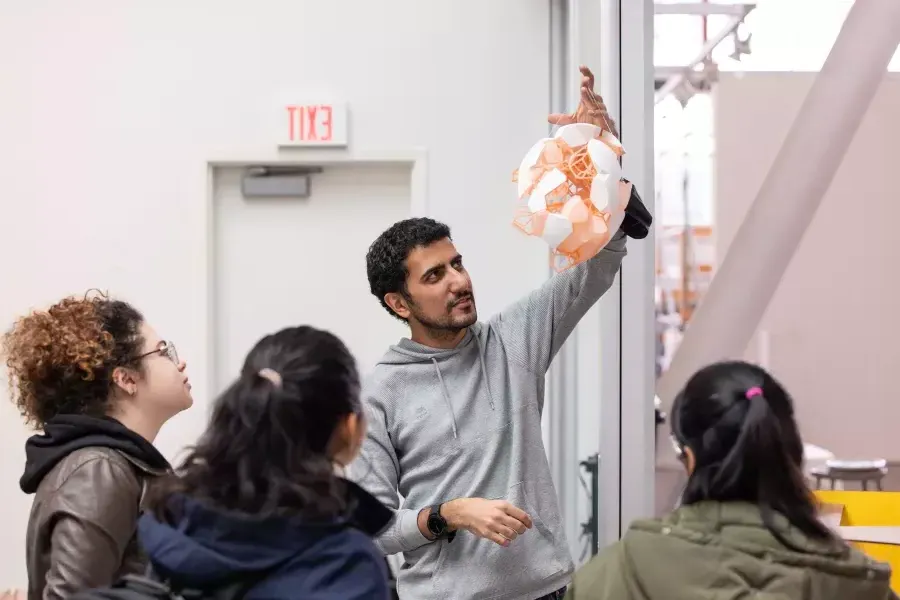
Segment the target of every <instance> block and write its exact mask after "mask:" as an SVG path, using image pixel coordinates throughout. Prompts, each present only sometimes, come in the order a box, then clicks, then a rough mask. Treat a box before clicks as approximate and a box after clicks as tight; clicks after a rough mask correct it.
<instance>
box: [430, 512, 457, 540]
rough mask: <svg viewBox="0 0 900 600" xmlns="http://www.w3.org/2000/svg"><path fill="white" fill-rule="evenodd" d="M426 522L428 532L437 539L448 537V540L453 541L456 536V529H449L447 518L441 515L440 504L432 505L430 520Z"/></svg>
mask: <svg viewBox="0 0 900 600" xmlns="http://www.w3.org/2000/svg"><path fill="white" fill-rule="evenodd" d="M426 524H427V527H428V532H429V533H431V535H433V536H434V537H435V539H437V540H442V539H445V538H446V540H447V541H448V542H452V541H453V538H454V537H456V532H455V531H448V530H447V519H445V518H444V517H442V516H441V505H440V504H436V505H435V506H432V507H431V510H430V511H429V512H428V521H427V522H426Z"/></svg>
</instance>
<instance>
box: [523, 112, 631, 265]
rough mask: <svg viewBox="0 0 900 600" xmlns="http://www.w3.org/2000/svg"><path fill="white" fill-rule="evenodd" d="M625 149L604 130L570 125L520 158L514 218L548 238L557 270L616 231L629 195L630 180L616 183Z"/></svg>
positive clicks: (578, 260)
mask: <svg viewBox="0 0 900 600" xmlns="http://www.w3.org/2000/svg"><path fill="white" fill-rule="evenodd" d="M624 153H625V151H624V150H623V149H622V144H621V143H619V140H618V139H616V137H615V136H613V135H612V133H610V132H609V131H606V130H604V129H603V128H601V127H599V126H597V125H593V124H590V123H573V124H571V125H564V126H562V127H560V128H559V130H558V131H557V132H556V134H555V135H554V136H553V137H552V138H545V139H542V140H540V141H539V142H538V143H536V144H535V145H534V146H532V148H531V150H529V151H528V153H527V154H526V155H525V158H524V159H523V160H522V164H521V165H520V166H519V169H518V170H517V171H516V173H515V174H514V176H513V178H514V181H516V182H517V183H518V187H519V201H518V203H517V206H516V216H515V220H514V221H513V222H514V223H515V225H516V226H517V227H518V228H519V229H521V230H522V231H524V232H525V233H527V234H528V235H533V236H536V237H540V238H542V239H543V240H544V241H545V242H547V244H548V245H549V246H550V248H551V250H552V251H553V252H552V258H551V264H552V266H553V268H554V269H555V270H556V271H563V270H565V269H568V268H569V267H572V266H574V265H577V264H578V263H581V262H584V261H585V260H587V259H589V258H591V257H592V256H594V255H595V254H597V253H598V252H599V251H600V250H601V249H602V248H603V247H604V246H606V244H607V243H609V240H610V239H611V238H612V236H613V235H614V234H615V233H616V231H618V229H619V226H620V225H621V224H622V219H623V218H624V217H625V207H626V206H627V204H628V200H629V198H630V197H631V184H630V183H625V182H623V181H620V179H621V176H622V169H621V167H620V166H619V157H621V156H622V155H623V154H624Z"/></svg>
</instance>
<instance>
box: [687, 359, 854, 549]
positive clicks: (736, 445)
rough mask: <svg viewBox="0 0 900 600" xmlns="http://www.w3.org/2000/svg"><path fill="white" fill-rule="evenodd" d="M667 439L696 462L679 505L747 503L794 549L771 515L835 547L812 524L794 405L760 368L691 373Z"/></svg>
mask: <svg viewBox="0 0 900 600" xmlns="http://www.w3.org/2000/svg"><path fill="white" fill-rule="evenodd" d="M672 433H673V436H674V438H675V441H676V443H677V444H678V445H679V446H681V447H682V448H683V447H688V448H690V449H691V451H692V453H693V454H694V460H695V465H694V470H693V472H692V473H691V475H690V477H689V478H688V482H687V486H686V488H685V490H684V494H683V496H682V503H683V504H693V503H696V502H701V501H704V500H714V501H718V502H729V501H742V502H752V503H754V504H756V505H758V506H759V508H760V510H761V512H762V517H763V522H764V523H765V525H766V527H767V528H768V529H769V531H770V532H771V533H772V534H773V535H774V536H775V537H776V538H777V539H778V541H779V542H781V543H782V544H784V545H785V546H787V547H789V548H792V549H794V550H797V548H794V547H793V545H792V544H790V543H789V542H788V541H787V540H786V539H785V536H784V535H782V532H780V531H779V530H778V527H777V526H776V524H775V516H776V514H780V515H782V516H784V517H785V518H786V519H787V520H788V522H790V524H791V525H793V526H794V527H796V528H797V529H799V530H800V531H802V532H803V533H804V534H806V535H807V536H809V537H811V538H814V539H819V540H835V541H836V539H837V538H836V537H835V536H834V535H833V534H832V533H831V531H830V530H829V529H828V527H826V526H825V525H824V524H823V523H821V522H820V521H819V519H818V516H817V507H816V503H815V500H814V499H813V495H812V492H811V491H810V489H809V486H808V485H807V482H806V480H805V478H804V475H803V442H802V441H801V439H800V431H799V430H798V428H797V423H796V421H795V419H794V407H793V402H792V400H791V398H790V396H789V395H788V393H787V391H785V389H784V388H783V387H782V386H781V384H780V383H778V381H776V380H775V378H773V377H772V376H771V375H769V373H767V372H766V371H765V370H764V369H762V368H760V367H757V366H755V365H751V364H749V363H745V362H740V361H733V362H720V363H716V364H713V365H710V366H708V367H706V368H704V369H701V370H700V371H698V372H697V373H696V374H694V376H693V377H691V379H690V381H688V383H687V385H686V386H685V387H684V389H683V390H682V391H681V393H680V394H678V396H677V397H676V399H675V403H674V404H673V406H672Z"/></svg>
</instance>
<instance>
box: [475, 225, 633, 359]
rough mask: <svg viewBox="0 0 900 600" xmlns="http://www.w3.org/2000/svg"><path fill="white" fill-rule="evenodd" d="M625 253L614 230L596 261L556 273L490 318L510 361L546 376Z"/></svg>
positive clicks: (619, 234) (622, 238)
mask: <svg viewBox="0 0 900 600" xmlns="http://www.w3.org/2000/svg"><path fill="white" fill-rule="evenodd" d="M625 254H626V249H625V234H624V233H623V232H622V231H621V230H619V231H618V232H617V233H616V234H615V236H613V239H612V240H610V242H609V243H608V244H607V245H606V247H605V248H604V249H603V250H601V251H600V252H599V253H598V254H597V255H596V256H594V257H593V258H591V259H590V260H587V261H585V262H583V263H581V264H578V265H576V266H574V267H571V268H570V269H567V270H565V271H563V272H562V273H557V274H556V275H554V276H553V277H551V278H550V279H549V280H547V281H546V282H545V283H544V284H543V285H542V286H541V287H539V288H538V289H536V290H535V291H533V292H531V293H530V294H528V295H527V296H525V297H524V298H522V299H521V300H519V301H518V302H516V303H515V304H513V305H512V306H510V307H508V308H506V309H505V310H503V311H501V312H500V313H499V314H498V315H496V316H495V317H493V318H492V319H491V324H492V325H494V326H495V327H497V329H498V331H499V332H500V335H501V336H502V337H503V341H504V346H505V348H506V351H507V353H508V354H509V356H510V358H511V359H512V360H514V361H515V362H517V363H518V364H520V365H521V366H523V367H524V368H526V369H528V370H529V371H531V372H532V373H534V374H536V375H543V374H544V373H546V372H547V369H549V368H550V363H551V362H552V361H553V357H554V356H556V353H557V352H559V349H560V348H561V347H562V345H563V343H564V342H565V341H566V339H568V337H569V335H570V334H571V333H572V330H574V329H575V326H576V325H577V324H578V321H580V320H581V318H582V317H583V316H584V315H585V313H587V311H588V310H589V309H590V308H591V307H592V306H593V305H594V304H595V303H596V302H597V300H599V299H600V297H601V296H603V294H605V293H606V290H608V289H609V288H610V286H611V285H612V283H613V280H615V278H616V273H618V272H619V267H620V266H621V264H622V259H623V258H625Z"/></svg>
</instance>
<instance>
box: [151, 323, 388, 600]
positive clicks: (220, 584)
mask: <svg viewBox="0 0 900 600" xmlns="http://www.w3.org/2000/svg"><path fill="white" fill-rule="evenodd" d="M359 387H360V384H359V376H358V374H357V368H356V363H355V361H354V359H353V356H352V355H351V354H350V352H349V351H348V349H347V347H346V346H345V345H344V344H343V343H342V342H341V341H340V340H339V339H338V338H337V337H335V336H334V335H332V334H330V333H328V332H325V331H320V330H318V329H314V328H312V327H291V328H288V329H284V330H282V331H279V332H278V333H275V334H273V335H269V336H266V337H264V338H263V339H262V340H260V341H259V342H258V343H257V344H256V346H255V347H254V348H253V349H252V350H251V351H250V354H249V355H248V356H247V358H246V361H245V362H244V366H243V369H242V371H241V374H240V377H239V378H238V380H237V381H235V382H234V383H233V384H232V385H231V387H229V388H228V390H227V391H225V393H224V394H222V396H221V397H220V398H218V399H217V400H216V402H215V405H214V407H213V410H212V415H211V418H210V422H209V425H208V427H207V429H206V431H205V432H204V433H203V435H202V436H201V437H200V440H199V442H198V443H197V445H196V446H194V447H193V448H192V450H191V451H190V452H189V453H188V455H187V457H186V458H185V460H184V463H183V465H182V467H181V468H180V469H179V470H178V471H177V472H176V473H175V474H173V475H172V476H170V477H168V478H164V479H163V480H161V481H160V482H158V485H156V486H154V487H153V488H152V489H151V490H150V492H149V495H148V506H149V509H150V512H149V513H148V514H145V515H144V516H143V517H142V518H141V520H140V521H139V523H138V534H139V539H140V541H141V544H142V546H143V548H144V550H145V551H146V553H147V555H148V557H149V559H150V562H151V565H152V568H153V571H154V573H153V575H154V577H157V578H160V579H162V580H163V581H165V582H167V583H168V584H169V585H170V587H171V588H172V589H173V590H176V591H178V590H181V591H182V592H184V591H185V590H195V591H196V590H199V591H201V592H209V593H210V594H212V592H214V591H215V590H222V589H225V588H228V589H234V586H238V587H240V588H241V590H242V591H241V594H243V595H244V597H246V598H250V599H252V598H266V599H269V600H278V599H281V598H284V599H288V598H304V599H307V600H337V599H341V600H357V599H358V600H362V599H366V600H386V599H387V598H388V597H389V596H388V594H389V592H388V584H387V571H386V565H385V562H384V559H383V557H382V556H381V553H380V552H379V551H378V549H377V548H376V546H375V544H374V542H373V541H372V539H371V538H372V537H373V536H375V535H377V534H379V533H380V532H381V531H382V530H383V529H384V528H385V527H386V526H387V525H388V523H389V522H390V520H391V518H392V513H391V511H390V510H389V509H387V508H386V507H385V506H384V505H382V504H381V503H380V502H378V501H377V500H375V498H373V497H372V496H370V495H369V494H368V493H366V492H365V491H363V490H362V489H361V488H360V487H358V486H357V485H355V484H354V483H351V482H350V481H348V480H346V479H344V478H343V477H342V476H341V475H340V474H339V473H340V471H341V470H342V469H343V467H344V466H345V465H347V464H348V463H349V462H350V461H352V460H353V459H354V458H355V456H356V454H357V453H358V451H359V448H360V445H361V444H362V441H363V437H364V435H365V422H364V418H363V411H362V405H361V403H360V397H359V393H360V391H359ZM182 595H184V593H183V594H182Z"/></svg>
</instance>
